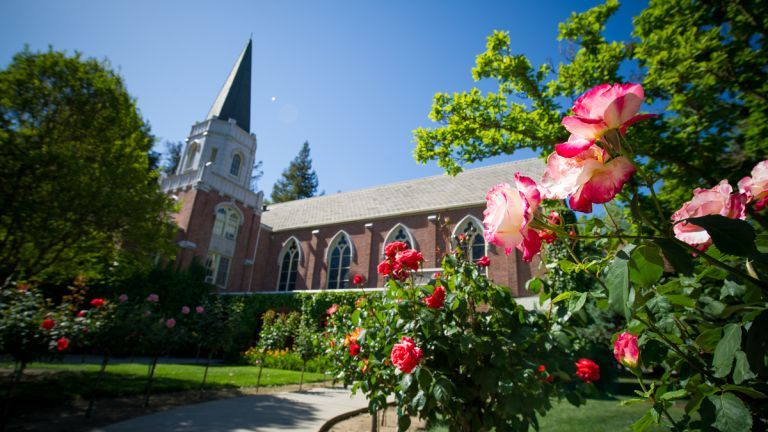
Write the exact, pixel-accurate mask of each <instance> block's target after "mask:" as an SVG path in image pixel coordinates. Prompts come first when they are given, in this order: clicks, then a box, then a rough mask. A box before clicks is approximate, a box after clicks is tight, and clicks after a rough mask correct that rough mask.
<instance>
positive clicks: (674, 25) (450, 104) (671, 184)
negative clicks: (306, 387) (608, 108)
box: [414, 0, 768, 207]
mask: <svg viewBox="0 0 768 432" xmlns="http://www.w3.org/2000/svg"><path fill="white" fill-rule="evenodd" d="M618 8H619V2H618V1H616V0H608V1H606V3H605V4H602V5H599V6H597V7H594V8H592V9H590V10H588V11H586V12H584V13H574V14H572V15H571V17H570V18H569V19H568V20H567V21H566V22H564V23H562V24H560V27H559V35H558V39H559V40H561V41H563V43H564V44H565V45H566V47H567V48H569V49H567V50H565V51H566V52H570V53H571V54H570V55H567V56H566V57H567V58H566V59H565V61H563V62H561V63H560V64H558V65H557V66H552V65H549V64H543V65H540V66H536V65H534V64H533V63H532V62H531V61H530V60H529V59H528V58H527V57H526V56H525V55H522V54H515V53H514V49H513V46H512V41H511V40H510V38H509V34H507V33H504V32H500V31H496V32H494V33H493V34H492V35H491V36H490V37H488V43H487V50H486V51H485V52H484V53H482V54H480V55H479V56H478V57H477V62H476V66H475V68H474V69H473V70H472V76H473V78H474V79H475V80H478V81H479V80H482V79H493V80H496V81H497V82H498V85H499V87H498V91H497V92H495V93H488V94H483V93H482V92H481V91H480V90H478V89H472V90H470V91H467V92H462V93H455V94H452V95H451V94H446V93H438V94H436V95H435V97H434V102H433V106H432V111H431V113H430V118H431V119H432V120H433V121H434V122H437V123H438V124H439V125H440V126H439V127H437V128H433V129H428V128H420V129H417V130H416V131H414V135H415V138H416V142H417V147H416V149H415V151H414V157H415V158H416V160H417V161H419V162H421V163H426V162H427V161H429V160H436V161H437V162H438V164H439V165H440V166H441V167H443V168H444V169H445V170H446V171H447V172H448V173H450V174H456V173H458V172H460V171H461V169H462V166H463V165H465V164H470V163H472V162H476V161H478V160H482V159H484V158H487V157H491V156H496V155H501V154H511V153H513V152H514V151H516V150H519V149H524V148H529V149H533V150H537V151H541V152H542V154H549V153H550V152H551V151H552V149H553V146H554V145H555V144H557V143H560V142H564V141H565V140H566V139H567V138H568V133H567V131H566V130H565V129H564V128H562V127H560V120H561V118H562V116H563V115H564V114H566V112H565V110H564V109H563V107H564V106H566V107H567V106H570V102H571V101H572V100H573V99H575V98H576V97H577V96H578V95H580V94H581V93H583V92H584V91H585V90H587V89H589V88H591V87H592V86H595V85H597V84H601V83H615V82H628V81H634V82H641V83H642V85H643V88H645V89H646V95H647V96H648V97H649V99H650V101H651V102H652V103H653V105H652V110H653V111H658V112H662V111H664V113H663V115H662V116H660V117H659V118H658V119H656V120H655V121H653V122H644V123H643V124H640V125H637V126H636V127H634V128H633V129H632V130H631V131H630V132H629V133H630V140H631V141H632V143H633V145H634V146H635V147H634V150H635V153H636V154H637V155H638V156H640V157H643V158H647V160H648V161H649V168H650V169H651V171H652V173H653V177H652V179H651V181H653V182H654V183H655V182H657V181H658V180H661V179H663V180H664V183H663V186H662V194H661V195H662V200H663V201H665V203H667V204H668V205H669V206H672V207H674V206H675V205H677V204H679V203H680V202H682V201H684V200H685V199H687V196H688V194H689V193H690V189H691V187H692V186H693V187H695V186H700V185H703V184H710V183H714V182H716V181H719V179H723V178H725V179H729V180H730V181H731V182H732V183H735V181H736V180H738V178H736V177H735V176H736V173H743V172H748V171H749V169H750V168H751V167H752V166H754V165H755V163H757V162H758V161H759V160H761V158H762V157H764V156H765V154H766V153H768V152H767V151H766V150H767V149H768V145H767V144H766V143H767V142H768V104H767V103H766V97H768V79H767V78H768V77H767V76H766V74H767V73H768V56H766V55H765V54H766V53H765V49H766V47H765V44H766V28H768V5H766V3H765V2H761V1H758V0H746V1H739V2H734V1H728V0H719V1H708V2H702V1H690V0H662V1H651V2H650V4H649V5H648V7H647V8H646V9H645V10H644V11H643V12H642V13H641V14H640V15H639V16H637V17H635V19H634V31H633V33H632V38H630V39H628V40H625V41H609V40H606V39H605V37H604V36H603V32H604V30H605V25H606V22H607V21H608V19H609V18H610V17H611V16H612V15H613V14H614V13H615V12H616V10H617V9H618ZM659 137H661V139H660V138H659Z"/></svg>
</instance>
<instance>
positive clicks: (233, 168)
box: [229, 154, 243, 177]
mask: <svg viewBox="0 0 768 432" xmlns="http://www.w3.org/2000/svg"><path fill="white" fill-rule="evenodd" d="M242 163H243V157H242V156H240V155H239V154H236V155H234V156H232V165H230V166H229V173H230V174H232V175H233V176H235V177H239V176H240V165H242Z"/></svg>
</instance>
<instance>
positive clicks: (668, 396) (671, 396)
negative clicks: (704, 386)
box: [659, 389, 688, 400]
mask: <svg viewBox="0 0 768 432" xmlns="http://www.w3.org/2000/svg"><path fill="white" fill-rule="evenodd" d="M687 395H688V391H686V390H685V389H680V390H675V391H671V392H666V393H664V394H663V395H661V396H660V397H659V399H661V400H677V399H682V398H684V397H686V396H687Z"/></svg>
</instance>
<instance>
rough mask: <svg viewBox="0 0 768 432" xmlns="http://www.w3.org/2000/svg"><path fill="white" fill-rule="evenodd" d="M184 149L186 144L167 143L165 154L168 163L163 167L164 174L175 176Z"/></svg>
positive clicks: (178, 142) (179, 142) (177, 142)
mask: <svg viewBox="0 0 768 432" xmlns="http://www.w3.org/2000/svg"><path fill="white" fill-rule="evenodd" d="M183 148H184V143H182V142H181V141H176V142H172V141H166V142H165V154H166V156H165V157H166V161H165V165H163V172H164V173H166V174H167V175H173V174H175V173H176V169H177V168H178V167H179V163H181V152H182V149H183Z"/></svg>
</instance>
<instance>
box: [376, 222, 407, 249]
mask: <svg viewBox="0 0 768 432" xmlns="http://www.w3.org/2000/svg"><path fill="white" fill-rule="evenodd" d="M396 241H400V242H403V243H405V244H407V245H408V247H409V248H411V249H415V247H416V244H415V242H414V240H413V235H411V231H410V230H409V229H408V227H407V226H405V225H403V224H401V223H399V224H397V225H395V226H394V227H393V228H392V229H391V230H389V233H388V234H387V237H386V238H385V239H384V247H386V246H387V245H388V244H390V243H392V242H396ZM381 254H382V255H384V250H383V249H382V251H381Z"/></svg>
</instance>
